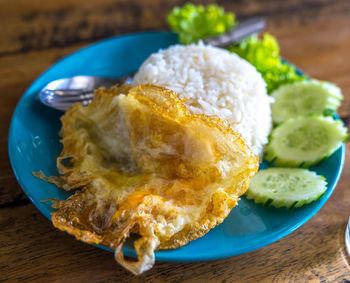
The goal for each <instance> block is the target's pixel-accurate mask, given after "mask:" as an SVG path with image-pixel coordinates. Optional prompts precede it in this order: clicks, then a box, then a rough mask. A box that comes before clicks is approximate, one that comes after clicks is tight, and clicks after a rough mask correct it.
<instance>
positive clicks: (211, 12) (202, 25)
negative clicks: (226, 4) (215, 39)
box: [167, 3, 237, 44]
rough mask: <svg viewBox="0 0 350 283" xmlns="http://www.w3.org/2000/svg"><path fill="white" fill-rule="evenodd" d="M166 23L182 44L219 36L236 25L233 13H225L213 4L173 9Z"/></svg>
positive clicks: (187, 5) (188, 4)
mask: <svg viewBox="0 0 350 283" xmlns="http://www.w3.org/2000/svg"><path fill="white" fill-rule="evenodd" d="M167 21H168V23H169V25H170V27H171V29H172V31H174V32H176V33H177V34H178V36H179V40H180V42H181V43H182V44H190V43H193V42H197V41H198V40H200V39H205V38H207V37H210V36H214V35H219V34H221V33H224V32H226V31H227V30H229V29H231V28H233V27H234V26H235V25H236V24H237V22H236V19H235V15H234V14H233V13H225V11H224V9H223V8H221V7H219V6H218V5H215V4H210V5H208V6H203V5H193V4H191V3H187V4H185V5H184V6H182V7H175V8H174V9H173V10H172V11H171V12H170V13H169V15H168V17H167Z"/></svg>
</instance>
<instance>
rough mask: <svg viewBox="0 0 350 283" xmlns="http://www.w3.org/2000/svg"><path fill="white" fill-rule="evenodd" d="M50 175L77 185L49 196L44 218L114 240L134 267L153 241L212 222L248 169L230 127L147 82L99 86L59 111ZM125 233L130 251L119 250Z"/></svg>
mask: <svg viewBox="0 0 350 283" xmlns="http://www.w3.org/2000/svg"><path fill="white" fill-rule="evenodd" d="M62 125H63V126H62V131H61V137H62V144H63V150H62V152H61V154H60V156H59V157H58V159H57V164H58V169H59V172H60V174H61V176H60V178H59V179H58V180H57V179H56V183H57V182H58V184H59V186H61V187H62V188H64V189H65V190H73V189H74V190H77V191H76V192H75V193H74V194H73V195H72V196H71V197H70V198H68V199H67V200H64V201H55V202H54V207H55V208H56V209H57V210H56V211H55V212H54V213H53V214H52V222H53V224H54V226H56V227H57V228H59V229H61V230H63V231H66V232H68V233H70V234H72V235H74V236H75V237H76V238H77V239H79V240H81V241H84V242H87V243H94V244H103V245H105V246H109V247H111V248H113V249H115V258H116V260H117V261H118V262H119V263H120V264H121V265H122V266H124V267H125V268H126V269H128V270H129V271H131V272H132V273H134V274H141V273H142V272H144V271H146V270H148V269H149V268H151V267H152V266H153V264H154V259H155V257H154V251H155V250H156V249H170V248H177V247H180V246H183V245H185V244H186V243H188V242H189V241H191V240H194V239H196V238H198V237H201V236H202V235H204V234H205V233H207V232H208V231H209V230H210V229H212V228H213V227H215V226H216V225H218V224H220V223H221V222H222V221H223V220H224V219H225V217H226V216H227V215H228V214H229V213H230V211H231V209H232V208H233V207H235V206H236V205H237V202H238V200H239V197H240V196H241V195H243V194H244V193H245V192H246V190H247V189H248V185H249V181H250V180H251V178H252V176H253V175H254V173H255V172H256V171H257V170H258V159H257V158H256V157H255V155H254V154H253V153H252V152H251V150H250V148H249V147H248V146H247V145H246V144H245V142H244V140H243V139H242V138H241V137H240V135H239V134H237V133H236V132H234V131H233V130H232V129H231V128H230V127H229V125H227V123H226V122H225V121H224V120H221V119H220V118H218V117H215V116H205V115H201V114H193V113H191V112H190V111H189V109H188V108H187V107H186V106H185V104H184V103H183V101H182V100H181V99H180V98H179V97H178V95H177V94H176V93H175V92H172V91H170V90H168V89H165V88H162V87H158V86H153V85H139V86H135V87H131V86H124V87H123V86H122V87H113V88H111V89H99V90H98V91H97V93H96V97H95V98H94V100H93V101H92V103H91V104H90V105H89V106H88V107H83V106H82V105H81V104H76V105H74V106H73V107H72V108H70V109H69V110H68V111H67V112H66V113H65V114H64V116H63V117H62ZM130 233H133V234H137V235H138V236H139V238H138V239H137V240H135V242H134V247H135V250H136V253H137V257H138V261H136V262H134V261H128V260H125V259H124V256H123V251H122V247H123V245H124V242H125V240H126V239H127V238H129V235H130Z"/></svg>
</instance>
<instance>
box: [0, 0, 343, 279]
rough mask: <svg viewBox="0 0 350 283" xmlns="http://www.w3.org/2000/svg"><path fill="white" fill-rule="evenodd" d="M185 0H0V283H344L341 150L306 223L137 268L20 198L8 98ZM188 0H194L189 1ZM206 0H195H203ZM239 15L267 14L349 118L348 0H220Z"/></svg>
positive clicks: (155, 24)
mask: <svg viewBox="0 0 350 283" xmlns="http://www.w3.org/2000/svg"><path fill="white" fill-rule="evenodd" d="M183 2H184V1H176V0H172V1H161V0H149V1H143V0H134V1H127V0H118V1H115V0H99V1H93V0H84V1H83V0H60V1H45V0H31V1H27V0H0V32H1V35H2V36H1V37H0V77H1V78H2V79H1V80H0V121H1V122H0V158H1V161H0V227H1V228H0V229H1V230H0V231H1V232H0V281H5V282H22V281H24V282H62V281H64V282H153V281H154V282H197V281H202V282H308V281H310V282H345V281H346V280H350V269H349V265H348V263H349V258H348V257H347V255H346V254H345V250H344V243H343V234H344V228H345V223H346V221H347V217H348V216H349V215H350V188H349V186H350V185H349V184H350V171H349V165H350V164H349V163H350V161H349V160H350V158H349V157H350V156H349V155H350V154H349V149H350V147H349V145H348V146H347V149H348V153H347V156H346V165H345V170H344V173H343V176H342V178H341V180H340V183H339V185H338V187H337V189H336V191H335V193H334V194H333V195H332V197H331V199H330V200H329V201H328V203H327V204H326V205H325V206H324V207H323V208H322V209H321V211H320V212H319V213H318V214H317V215H316V216H315V217H314V218H313V219H312V220H311V221H309V222H308V223H307V224H306V225H305V226H303V227H302V228H301V229H299V230H298V231H296V232H294V233H293V234H292V235H290V236H288V237H286V238H284V239H282V240H281V241H279V242H278V243H275V244H273V245H271V246H268V247H265V248H264V249H261V250H259V251H255V252H253V253H249V254H246V255H242V256H238V257H233V258H230V259H226V260H220V261H213V262H207V263H191V264H185V263H184V264H168V263H157V264H156V266H155V267H154V268H153V270H151V271H149V272H147V273H146V274H144V275H143V276H141V277H138V278H136V277H133V276H132V275H130V274H129V273H127V272H126V271H124V270H123V269H121V268H120V267H119V266H118V265H116V264H115V262H114V260H113V257H112V254H110V253H108V252H103V251H100V250H98V249H96V248H94V247H91V246H89V245H85V244H82V243H79V242H77V241H75V240H74V239H73V238H72V237H70V236H68V235H65V234H64V233H61V232H59V231H56V230H55V229H54V228H53V227H52V225H51V224H50V222H49V221H47V220H46V219H44V218H43V216H41V214H40V213H39V212H38V211H37V210H36V208H35V207H33V205H32V204H30V203H29V201H28V200H25V199H23V197H24V196H23V193H22V192H21V190H20V188H19V186H18V184H17V182H16V180H15V178H14V176H13V174H12V172H11V168H10V165H9V161H8V156H7V131H8V126H9V121H10V118H11V115H12V113H13V110H14V107H15V105H16V103H17V101H18V99H19V98H20V96H21V95H22V93H23V92H24V91H25V89H26V88H27V87H28V85H29V84H30V83H31V81H32V80H34V79H35V77H36V76H38V75H39V74H40V73H41V72H42V71H44V70H45V69H46V68H47V67H49V66H50V65H51V64H52V63H54V62H55V61H57V60H58V59H59V58H61V57H63V56H65V55H66V54H69V53H70V52H72V51H74V50H76V49H78V48H80V47H82V46H83V45H85V44H87V43H90V42H93V41H95V40H97V39H100V38H104V37H108V36H112V35H116V34H122V33H126V32H133V31H141V30H150V29H166V23H165V20H164V18H165V15H166V13H167V11H168V10H169V9H170V8H171V7H172V6H174V5H176V4H179V3H183ZM195 2H196V1H195ZM207 2H210V1H204V2H203V3H207ZM219 3H220V4H222V5H223V6H225V7H226V8H227V9H231V10H234V11H236V13H237V14H238V16H239V18H247V17H250V16H253V15H264V16H267V17H268V20H269V25H268V30H269V32H271V33H273V34H275V35H277V37H278V38H279V40H280V42H281V46H282V53H283V55H284V57H285V58H287V59H288V60H290V61H291V62H293V63H295V64H296V65H297V66H299V67H300V68H301V69H303V70H304V71H306V72H307V73H308V74H310V75H311V76H314V77H317V78H320V79H326V80H330V81H333V82H335V83H337V84H338V85H339V86H340V87H342V89H343V92H344V95H345V100H344V102H343V105H342V107H341V109H340V114H341V116H342V117H345V118H347V119H348V120H350V76H349V74H350V64H349V63H348V62H350V52H349V50H350V1H348V0H337V1H327V0H312V1H311V0H288V1H278V0H266V1H258V0H254V1H243V0H240V1H230V2H229V1H219Z"/></svg>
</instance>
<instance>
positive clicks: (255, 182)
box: [247, 168, 327, 208]
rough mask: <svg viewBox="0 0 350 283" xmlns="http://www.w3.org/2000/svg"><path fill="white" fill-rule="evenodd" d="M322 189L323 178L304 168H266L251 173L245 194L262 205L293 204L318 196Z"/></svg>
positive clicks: (321, 193)
mask: <svg viewBox="0 0 350 283" xmlns="http://www.w3.org/2000/svg"><path fill="white" fill-rule="evenodd" d="M326 189H327V182H326V179H325V178H324V177H323V176H320V175H317V174H316V173H315V172H312V171H309V170H307V169H299V168H269V169H266V170H261V171H259V172H258V173H256V174H255V175H254V177H253V179H252V181H251V182H250V185H249V190H248V192H247V198H248V199H252V200H254V201H255V202H256V203H261V204H263V205H265V206H274V207H277V208H278V207H287V208H294V207H301V206H303V205H305V204H308V203H310V202H312V201H315V200H318V199H319V198H320V197H321V196H322V195H323V194H324V192H325V191H326Z"/></svg>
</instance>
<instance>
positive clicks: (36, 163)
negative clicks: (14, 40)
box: [9, 32, 345, 261]
mask: <svg viewBox="0 0 350 283" xmlns="http://www.w3.org/2000/svg"><path fill="white" fill-rule="evenodd" d="M175 43H177V38H176V36H175V35H174V34H172V33H167V32H153V33H139V34H132V35H126V36H121V37H115V38H112V39H108V40H104V41H101V42H99V43H96V44H93V45H91V46H89V47H87V48H83V49H81V50H79V51H78V52H75V53H73V54H72V55H70V56H68V57H66V58H64V59H63V60H61V61H60V62H58V63H57V64H55V65H53V66H52V67H51V68H50V69H48V70H47V71H46V72H44V73H43V74H42V75H41V76H40V77H39V78H38V79H37V80H36V81H35V82H34V83H33V84H32V85H31V86H30V88H29V89H28V90H27V91H26V92H25V94H24V95H23V97H22V98H21V100H20V101H19V103H18V105H17V108H16V110H15V113H14V115H13V118H12V122H11V127H10V133H9V156H10V160H11V164H12V167H13V170H14V172H15V175H16V178H17V180H18V182H19V184H20V185H21V187H22V188H23V190H24V192H25V193H26V194H27V196H28V197H29V198H30V200H31V201H32V202H33V203H34V205H35V206H36V207H37V208H38V209H39V210H40V211H41V213H42V214H44V215H45V216H46V217H47V218H49V219H50V213H51V212H52V209H51V207H50V204H49V203H47V202H45V200H47V199H49V198H58V199H65V198H67V197H68V195H69V194H68V193H67V192H64V191H62V190H60V189H58V188H57V187H55V186H54V185H51V184H48V183H45V182H43V181H41V180H39V179H37V178H35V177H33V175H32V172H33V171H39V170H42V171H44V173H45V174H46V175H57V174H58V173H57V170H56V163H55V160H56V157H57V156H58V155H59V153H60V150H61V145H60V143H59V136H58V132H59V130H60V120H59V119H60V116H61V115H62V113H60V112H58V111H55V110H52V109H49V108H47V107H45V106H43V105H41V104H40V102H39V101H38V99H37V93H38V91H39V90H40V89H41V88H42V87H43V86H45V85H46V84H47V83H48V82H50V81H52V80H55V79H59V78H62V77H70V76H74V75H96V76H111V77H117V76H124V75H127V74H129V73H132V72H134V71H136V70H137V69H138V67H139V66H140V64H141V63H142V62H143V61H144V60H145V59H146V58H147V57H148V56H149V55H150V54H151V53H153V52H156V51H158V50H159V49H161V48H166V47H168V46H169V45H172V44H175ZM344 153H345V147H344V146H342V147H341V148H339V149H338V150H337V151H336V152H335V153H334V154H333V155H332V156H331V157H330V158H328V159H327V160H325V161H323V162H322V163H321V164H320V165H319V166H317V167H314V168H312V170H314V171H316V172H317V173H318V174H321V175H324V176H325V177H326V178H327V181H328V189H327V191H326V193H325V194H324V195H323V196H322V198H321V199H320V200H318V201H317V202H314V203H312V204H309V205H306V206H304V207H302V208H297V209H293V210H287V209H275V208H266V207H263V206H261V205H258V204H255V203H253V202H252V201H249V200H247V199H245V198H244V197H243V198H242V200H241V201H240V202H239V205H238V207H236V208H235V209H234V210H233V211H232V212H231V214H230V215H229V216H228V217H227V219H226V220H225V221H224V223H222V224H221V225H219V226H218V227H216V228H215V229H213V230H211V231H210V232H209V233H208V234H207V235H205V236H204V237H202V238H200V239H197V240H195V241H192V242H191V243H189V244H188V245H186V246H184V247H182V248H179V249H175V250H168V251H159V252H157V253H156V258H157V260H161V261H201V260H213V259H219V258H225V257H229V256H234V255H239V254H244V253H247V252H250V251H253V250H256V249H258V248H261V247H264V246H266V245H268V244H271V243H273V242H275V241H277V240H279V239H281V238H283V237H284V236H286V235H288V234H289V233H291V232H293V231H294V230H296V229H297V228H299V227H300V226H301V225H303V224H304V223H305V222H306V221H308V220H309V219H310V218H311V217H312V216H313V215H314V214H315V213H316V212H317V211H318V210H319V209H320V208H321V207H322V206H323V205H324V204H325V202H326V201H327V200H328V198H329V197H330V196H331V194H332V192H333V190H334V188H335V186H336V183H337V181H338V179H339V176H340V174H341V171H342V168H343V161H344ZM265 166H266V164H265ZM125 254H126V255H129V256H134V251H133V249H132V247H131V246H125Z"/></svg>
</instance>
